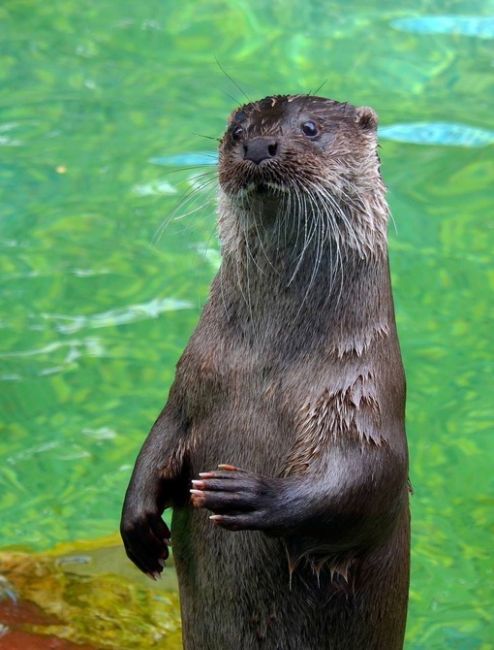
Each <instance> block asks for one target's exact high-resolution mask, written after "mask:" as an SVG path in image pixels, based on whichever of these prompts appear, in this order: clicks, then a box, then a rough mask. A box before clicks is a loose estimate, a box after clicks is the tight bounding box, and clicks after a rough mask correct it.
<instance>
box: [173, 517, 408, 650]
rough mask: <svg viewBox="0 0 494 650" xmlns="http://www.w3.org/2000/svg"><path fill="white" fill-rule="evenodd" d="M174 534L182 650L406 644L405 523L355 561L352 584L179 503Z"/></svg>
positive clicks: (394, 649) (342, 649) (343, 649)
mask: <svg viewBox="0 0 494 650" xmlns="http://www.w3.org/2000/svg"><path fill="white" fill-rule="evenodd" d="M172 538H173V549H174V557H175V562H176V567H177V573H178V578H179V585H180V600H181V608H182V622H183V635H184V648H185V649H186V650H232V648H242V650H254V649H258V648H262V649H263V650H356V649H357V648H365V650H384V649H386V650H400V649H401V648H402V647H403V635H404V625H405V617H406V599H407V591H408V528H407V519H406V517H404V518H403V521H402V523H401V525H400V526H399V527H398V528H397V529H396V531H395V534H394V536H393V537H392V538H391V539H390V540H389V543H388V544H386V545H385V546H383V547H381V548H380V549H378V550H376V551H373V552H372V553H369V554H368V556H366V557H364V558H362V559H361V560H360V561H359V562H358V563H357V564H356V565H355V566H354V568H353V571H352V572H351V573H350V575H349V577H348V582H347V581H345V580H343V579H342V578H341V577H340V578H338V577H334V576H331V574H330V572H329V570H326V569H323V570H322V571H321V574H320V576H319V578H318V577H317V576H316V575H315V574H314V572H313V571H312V569H311V568H310V567H309V566H305V565H301V566H299V567H298V568H297V569H296V570H295V572H294V573H293V575H292V577H291V579H290V574H289V570H288V563H287V559H286V554H285V550H284V545H283V542H282V541H281V540H279V539H275V538H269V537H267V536H266V535H265V534H263V533H260V532H256V531H243V532H231V531H226V530H223V529H221V528H218V527H216V526H213V525H212V524H211V522H210V521H209V518H208V513H207V512H204V511H198V510H193V509H191V508H181V509H177V510H176V511H175V513H174V517H173V526H172Z"/></svg>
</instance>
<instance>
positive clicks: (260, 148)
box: [244, 138, 278, 165]
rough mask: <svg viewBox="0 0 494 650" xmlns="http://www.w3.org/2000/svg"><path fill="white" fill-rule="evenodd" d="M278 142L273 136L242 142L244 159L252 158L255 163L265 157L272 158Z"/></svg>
mask: <svg viewBox="0 0 494 650" xmlns="http://www.w3.org/2000/svg"><path fill="white" fill-rule="evenodd" d="M277 150H278V143H277V142H276V140H274V139H273V138H253V139H252V140H249V141H248V142H246V143H245V144H244V160H252V162H255V163H256V164H257V165H258V164H259V163H260V162H262V161H263V160H266V159H267V158H274V157H275V156H276V152H277Z"/></svg>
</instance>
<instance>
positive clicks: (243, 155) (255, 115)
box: [219, 95, 387, 248]
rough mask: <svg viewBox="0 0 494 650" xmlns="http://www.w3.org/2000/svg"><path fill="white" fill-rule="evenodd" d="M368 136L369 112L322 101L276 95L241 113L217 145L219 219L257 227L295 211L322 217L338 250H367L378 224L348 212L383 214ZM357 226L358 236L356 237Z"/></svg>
mask: <svg viewBox="0 0 494 650" xmlns="http://www.w3.org/2000/svg"><path fill="white" fill-rule="evenodd" d="M376 130H377V116H376V114H375V112H374V111H373V110H372V109H371V108H368V107H361V108H356V107H354V106H352V105H351V104H346V103H341V102H337V101H334V100H331V99H325V98H323V97H313V96H311V95H294V96H290V95H288V96H279V95H277V96H273V97H266V98H264V99H261V100H260V101H256V102H252V103H249V104H246V105H244V106H241V107H240V108H238V109H237V110H236V111H234V112H233V113H232V115H231V116H230V120H229V123H228V127H227V130H226V132H225V134H224V136H223V138H222V140H221V143H220V159H219V181H220V188H221V192H220V207H221V206H222V207H223V208H225V207H227V208H228V209H227V210H225V209H223V210H222V213H223V214H225V213H228V212H230V213H231V211H232V209H233V211H234V212H235V211H237V212H238V213H239V215H240V214H243V215H244V216H245V215H246V216H247V218H248V217H249V215H250V216H251V217H252V216H260V217H261V218H264V221H265V220H266V217H269V218H270V219H273V218H275V217H276V216H278V215H280V214H281V213H283V214H285V213H287V212H289V213H290V215H291V216H292V217H295V219H296V218H297V214H296V213H297V212H298V213H300V214H299V217H303V218H305V219H307V217H308V215H309V218H310V215H311V214H314V213H318V214H325V215H326V219H327V220H328V221H331V222H332V223H331V224H329V225H330V226H331V229H332V232H333V233H336V234H338V233H339V234H340V235H341V239H344V240H345V241H346V243H350V245H352V244H351V242H352V240H354V244H355V245H354V246H353V247H354V248H355V247H356V248H360V247H361V245H364V246H366V245H367V244H366V243H365V242H364V243H363V242H362V241H359V238H360V240H362V238H363V239H364V240H365V239H367V240H369V242H368V245H369V246H372V245H373V242H370V239H372V237H370V234H369V232H367V231H369V228H370V229H371V230H372V229H376V227H377V229H378V230H379V231H382V230H383V227H384V230H385V222H386V218H385V217H384V226H383V225H382V224H380V225H377V224H375V223H370V221H372V219H370V216H369V215H363V216H362V215H360V217H359V215H358V214H356V215H352V214H350V213H352V212H356V213H358V212H359V210H360V211H362V210H363V211H364V212H368V211H369V210H372V209H373V206H374V207H375V206H377V207H378V208H379V210H380V211H381V212H383V211H384V213H387V210H386V208H385V202H384V186H383V184H382V182H381V179H380V173H379V158H378V156H377V138H376ZM383 206H384V207H383ZM359 220H363V221H366V222H367V223H366V224H364V223H362V224H361V225H362V226H364V227H365V230H366V232H362V233H359V232H357V230H358V228H359V225H358V224H357V223H356V221H359ZM352 222H353V225H352ZM220 225H221V224H220ZM345 229H346V230H347V231H348V232H347V233H346V234H345V236H344V237H343V230H345Z"/></svg>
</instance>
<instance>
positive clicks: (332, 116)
mask: <svg viewBox="0 0 494 650" xmlns="http://www.w3.org/2000/svg"><path fill="white" fill-rule="evenodd" d="M355 110H356V109H355V107H354V106H352V105H351V104H348V103H343V102H338V101H336V100H334V99H328V98H326V97H315V96H313V95H272V96H270V97H264V98H263V99H260V100H258V101H255V102H250V103H249V104H244V105H243V106H240V107H239V108H237V109H236V110H235V111H233V113H232V114H231V116H230V120H229V122H230V124H233V123H242V122H244V121H245V120H249V122H251V123H258V124H261V123H262V124H264V125H266V124H268V123H271V124H276V123H281V122H282V121H283V120H286V119H289V118H291V117H295V116H298V115H307V116H313V117H317V118H318V119H319V120H321V121H334V120H348V121H352V120H353V119H354V117H355Z"/></svg>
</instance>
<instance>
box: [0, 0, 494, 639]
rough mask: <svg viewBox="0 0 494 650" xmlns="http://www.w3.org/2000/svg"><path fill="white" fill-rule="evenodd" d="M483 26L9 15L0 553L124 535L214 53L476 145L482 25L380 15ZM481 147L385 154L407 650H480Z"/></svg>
mask: <svg viewBox="0 0 494 650" xmlns="http://www.w3.org/2000/svg"><path fill="white" fill-rule="evenodd" d="M489 14H490V15H492V14H494V3H493V2H492V0H487V1H486V0H483V1H482V2H480V1H475V0H474V1H460V0H457V1H452V0H451V1H448V2H446V1H443V2H441V1H437V2H431V1H425V0H422V2H406V3H400V5H399V7H398V3H395V2H391V1H390V0H387V1H385V2H379V3H378V2H363V0H362V1H357V0H351V1H350V2H343V1H342V0H341V2H323V1H322V0H320V1H317V0H311V1H307V0H305V1H301V0H300V1H299V0H293V1H292V2H276V1H274V2H272V3H266V2H264V1H261V0H254V1H252V0H250V1H249V2H246V1H244V0H231V1H226V0H223V1H219V0H218V1H214V0H210V1H208V2H184V3H178V2H171V1H168V2H167V1H161V2H158V1H157V0H148V1H147V2H146V3H137V2H131V1H130V0H121V1H119V2H110V0H101V1H100V2H97V3H96V2H90V1H88V0H85V1H84V0H82V1H81V0H80V1H79V2H75V1H74V0H64V1H63V2H62V1H61V0H54V1H53V2H41V1H38V2H36V1H34V0H4V2H2V5H1V7H0V83H1V87H2V89H3V92H2V97H1V99H0V251H1V252H0V292H1V293H0V300H1V312H0V409H1V427H2V428H1V437H0V520H1V530H0V548H6V547H12V546H18V547H19V546H20V547H23V548H27V549H32V550H43V549H49V548H51V547H53V546H54V545H56V544H57V543H59V542H64V541H76V540H81V539H97V538H99V537H102V536H104V535H108V534H111V533H114V532H115V531H116V530H117V528H118V518H119V510H120V504H121V500H122V494H123V491H124V489H125V486H126V484H127V481H128V478H129V473H130V470H131V466H132V464H133V460H134V458H135V455H136V453H137V450H138V448H139V446H140V444H141V442H142V440H143V437H144V435H145V433H146V432H147V430H148V429H149V427H150V425H151V424H152V421H153V419H154V418H155V416H156V415H157V413H158V411H159V409H160V408H161V406H162V404H163V402H164V400H165V398H166V394H167V390H168V387H169V385H170V382H171V380H172V377H173V373H174V364H175V362H176V361H177V359H178V356H179V355H180V352H181V350H182V349H183V347H184V346H185V344H186V342H187V339H188V337H189V336H190V333H191V332H192V330H193V328H194V325H195V323H196V322H197V319H198V315H199V312H200V307H201V305H202V304H203V303H204V301H205V299H206V296H207V289H208V284H209V282H210V280H211V278H212V276H213V274H214V271H215V268H216V265H217V261H218V259H217V258H218V255H217V252H216V251H217V243H216V239H215V226H214V219H215V216H214V185H213V184H210V183H209V180H208V179H209V178H210V177H211V174H212V173H213V172H214V168H213V167H211V166H209V167H201V166H199V165H197V166H196V165H194V164H191V165H188V166H187V168H178V169H177V168H176V167H172V166H170V165H167V164H163V163H166V158H165V159H164V158H163V157H166V156H171V155H175V154H183V153H191V152H192V153H193V152H206V153H207V152H211V153H214V150H215V142H214V141H213V140H210V139H209V138H216V137H218V136H219V135H220V134H221V132H222V129H223V126H224V123H225V118H226V116H227V114H228V113H229V111H230V110H231V109H232V108H233V107H234V105H235V104H236V103H237V102H240V101H242V95H241V92H240V91H239V90H238V88H237V87H236V86H235V85H234V83H232V81H230V80H229V79H228V78H227V77H226V76H225V75H224V74H223V72H222V71H221V70H220V68H219V66H218V65H217V63H216V62H215V57H216V58H217V59H218V60H219V61H220V62H221V64H222V66H224V67H225V68H226V70H227V71H228V72H229V73H230V74H231V75H232V76H233V78H234V79H235V80H237V81H238V82H239V83H240V84H241V86H242V87H243V88H244V90H245V92H246V93H247V94H248V95H249V96H250V97H251V98H258V97H261V96H264V95H267V94H273V93H285V92H306V91H309V90H311V89H312V90H314V89H315V88H317V87H318V86H320V84H322V83H323V82H324V87H323V89H322V90H321V91H320V93H321V94H325V95H327V96H330V97H334V98H336V99H340V100H349V101H351V102H352V103H354V104H370V105H372V106H374V107H375V108H376V110H377V111H378V112H379V115H380V120H381V123H382V124H383V125H393V124H395V123H400V124H402V123H405V124H406V123H416V122H434V123H435V122H448V123H454V124H459V125H464V126H465V127H467V126H469V127H476V128H483V129H489V128H492V127H493V121H492V106H493V101H494V90H493V86H492V52H493V50H492V38H493V37H494V33H492V30H491V31H489V30H487V32H486V29H485V24H484V23H483V24H484V28H483V29H482V30H480V31H479V33H478V34H477V35H475V34H474V35H462V34H461V30H457V32H460V33H455V31H454V30H453V33H451V29H450V28H449V27H447V25H446V27H447V29H445V30H443V31H445V32H446V33H427V32H425V33H424V30H422V31H420V30H415V31H414V30H409V29H403V28H399V27H398V26H399V25H400V24H401V23H399V22H398V23H397V22H394V21H399V20H402V19H404V18H410V17H411V18H413V17H418V16H429V15H435V16H438V15H446V16H452V15H457V16H464V15H467V16H470V17H472V18H474V19H476V20H477V19H478V18H479V17H482V16H484V17H485V16H488V15H489ZM448 24H449V23H448ZM469 24H470V23H469ZM469 29H470V28H469ZM448 30H449V31H448ZM429 31H430V30H429ZM463 31H465V30H463ZM467 31H468V30H467ZM470 31H471V30H470ZM474 31H475V30H474ZM203 136H207V137H203ZM439 139H441V138H439ZM492 150H493V147H492V145H490V146H488V145H485V146H477V147H474V146H467V145H465V144H461V142H460V143H459V144H458V145H457V146H452V145H451V143H449V144H448V143H447V137H446V136H444V142H442V143H441V142H440V143H436V144H427V143H425V144H406V143H403V142H396V141H389V140H383V142H382V147H381V157H382V160H383V173H384V176H385V179H386V182H387V184H388V186H389V188H390V191H389V200H390V204H391V207H392V211H393V215H394V220H395V222H396V230H395V229H394V228H391V233H390V247H391V262H392V271H393V282H394V289H395V299H396V309H397V320H398V325H399V330H400V337H401V343H402V348H403V354H404V359H405V364H406V369H407V376H408V385H409V398H408V432H409V442H410V451H411V476H412V481H413V484H414V488H415V494H414V496H413V522H414V540H413V541H414V547H413V551H414V552H413V580H412V587H411V599H410V615H409V624H408V645H407V648H409V649H410V650H412V649H413V650H425V649H427V650H431V649H432V650H433V649H436V648H437V649H442V648H458V649H462V650H463V649H465V650H470V649H479V650H486V649H488V648H494V643H493V641H492V639H493V638H494V629H493V624H492V622H491V620H492V615H491V614H492V609H491V607H492V602H493V596H494V594H493V591H494V588H493V584H494V580H493V575H492V574H493V570H492V560H491V559H490V557H489V555H490V549H491V546H492V532H493V514H492V513H493V492H494V491H493V478H492V476H493V472H492V466H493V462H494V448H493V443H492V428H493V427H492V424H493V411H494V408H493V403H492V395H493V394H494V386H493V383H494V382H493V379H492V369H493V359H494V354H493V336H492V324H493V319H492V316H493V313H492V312H493V308H492V293H491V292H492V289H493V286H494V270H493V265H492V261H493V258H492V249H493V248H494V230H493V220H492V217H493V203H494V201H493V193H492V187H493V181H494V160H493V157H492ZM152 159H153V160H154V162H152V161H151V160H152ZM194 160H195V159H194V158H192V162H193V161H194ZM197 160H198V161H200V159H199V158H198V159H197ZM160 161H161V163H162V164H156V163H157V162H160ZM203 173H206V176H201V174H203ZM192 188H196V190H195V193H194V194H193V195H192V197H191V199H190V200H185V201H184V202H182V204H181V205H180V207H179V208H178V210H176V212H173V211H174V210H175V209H176V207H177V204H179V203H180V197H183V196H184V195H185V196H187V193H188V192H190V191H191V189H192ZM171 214H173V215H174V216H177V217H180V218H179V219H172V220H170V219H169V217H170V215H171ZM168 222H169V223H168ZM163 224H165V226H166V227H164V228H162V227H161V226H162V225H163Z"/></svg>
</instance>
